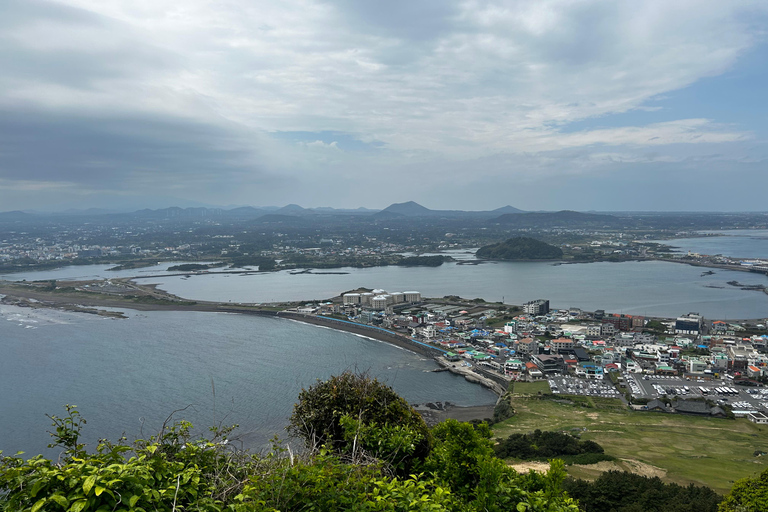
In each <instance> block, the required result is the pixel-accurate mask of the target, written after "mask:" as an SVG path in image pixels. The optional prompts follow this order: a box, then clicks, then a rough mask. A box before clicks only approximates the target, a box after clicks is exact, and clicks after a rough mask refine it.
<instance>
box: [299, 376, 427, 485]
mask: <svg viewBox="0 0 768 512" xmlns="http://www.w3.org/2000/svg"><path fill="white" fill-rule="evenodd" d="M288 430H289V432H290V433H291V434H293V435H295V436H296V437H299V438H300V439H302V440H303V441H304V443H305V445H306V446H307V447H308V448H310V449H314V448H317V447H320V446H323V445H324V446H327V447H328V449H330V450H332V451H333V452H335V453H339V454H346V455H352V456H358V455H360V454H361V452H360V450H361V449H362V450H364V451H365V452H367V454H369V455H371V456H373V457H375V458H378V459H380V460H381V461H383V462H385V463H387V464H389V465H390V466H391V467H392V468H393V469H394V470H395V471H397V472H398V473H399V474H408V472H409V471H410V469H411V467H412V463H413V462H414V461H415V460H423V459H424V458H425V457H426V456H427V455H428V454H429V450H430V439H431V436H430V433H429V429H428V428H427V425H426V423H424V420H423V419H422V417H421V416H420V415H419V413H417V412H416V411H415V410H414V409H413V408H412V407H411V406H410V405H409V404H408V402H406V401H405V400H404V399H403V398H401V397H400V396H399V395H398V394H397V393H395V391H394V390H393V389H392V388H391V387H389V386H387V385H385V384H382V383H381V382H379V381H378V380H376V379H372V378H370V377H368V376H367V375H364V374H359V373H352V372H345V373H343V374H341V375H338V376H334V377H331V378H330V379H328V380H326V381H318V382H317V384H315V385H314V386H311V387H310V388H309V389H302V390H301V393H299V400H298V402H297V403H296V404H295V405H294V408H293V414H292V415H291V418H290V426H289V427H288Z"/></svg>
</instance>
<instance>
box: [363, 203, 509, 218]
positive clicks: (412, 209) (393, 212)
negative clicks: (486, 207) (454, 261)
mask: <svg viewBox="0 0 768 512" xmlns="http://www.w3.org/2000/svg"><path fill="white" fill-rule="evenodd" d="M518 213H523V210H518V209H517V208H515V207H513V206H503V207H501V208H497V209H495V210H492V211H464V210H430V209H429V208H426V207H424V206H422V205H420V204H419V203H416V202H414V201H408V202H406V203H395V204H391V205H389V206H387V207H386V208H384V209H383V210H381V211H380V212H379V213H376V214H374V217H377V218H402V217H443V218H460V217H465V218H472V217H474V218H477V217H480V218H491V217H495V216H497V215H499V214H510V215H511V214H518Z"/></svg>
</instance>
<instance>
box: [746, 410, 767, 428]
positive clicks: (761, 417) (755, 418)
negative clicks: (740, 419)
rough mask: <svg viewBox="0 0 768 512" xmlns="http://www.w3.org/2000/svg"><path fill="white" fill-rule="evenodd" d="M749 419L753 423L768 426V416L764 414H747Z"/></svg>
mask: <svg viewBox="0 0 768 512" xmlns="http://www.w3.org/2000/svg"><path fill="white" fill-rule="evenodd" d="M747 419H748V420H749V421H751V422H752V423H760V424H763V425H765V424H768V416H766V414H765V413H764V412H760V411H758V412H751V413H749V414H747Z"/></svg>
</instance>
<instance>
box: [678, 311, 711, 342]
mask: <svg viewBox="0 0 768 512" xmlns="http://www.w3.org/2000/svg"><path fill="white" fill-rule="evenodd" d="M703 324H704V318H703V317H702V316H701V315H700V314H698V313H688V314H687V315H683V316H680V317H677V320H676V321H675V334H693V335H697V336H698V335H699V334H700V333H701V326H702V325H703Z"/></svg>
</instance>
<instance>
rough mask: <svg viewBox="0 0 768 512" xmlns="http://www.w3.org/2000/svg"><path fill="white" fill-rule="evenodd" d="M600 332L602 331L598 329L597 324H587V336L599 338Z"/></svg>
mask: <svg viewBox="0 0 768 512" xmlns="http://www.w3.org/2000/svg"><path fill="white" fill-rule="evenodd" d="M601 334H602V331H601V330H600V325H598V324H590V325H588V326H587V336H588V337H590V338H599V337H600V335H601Z"/></svg>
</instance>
